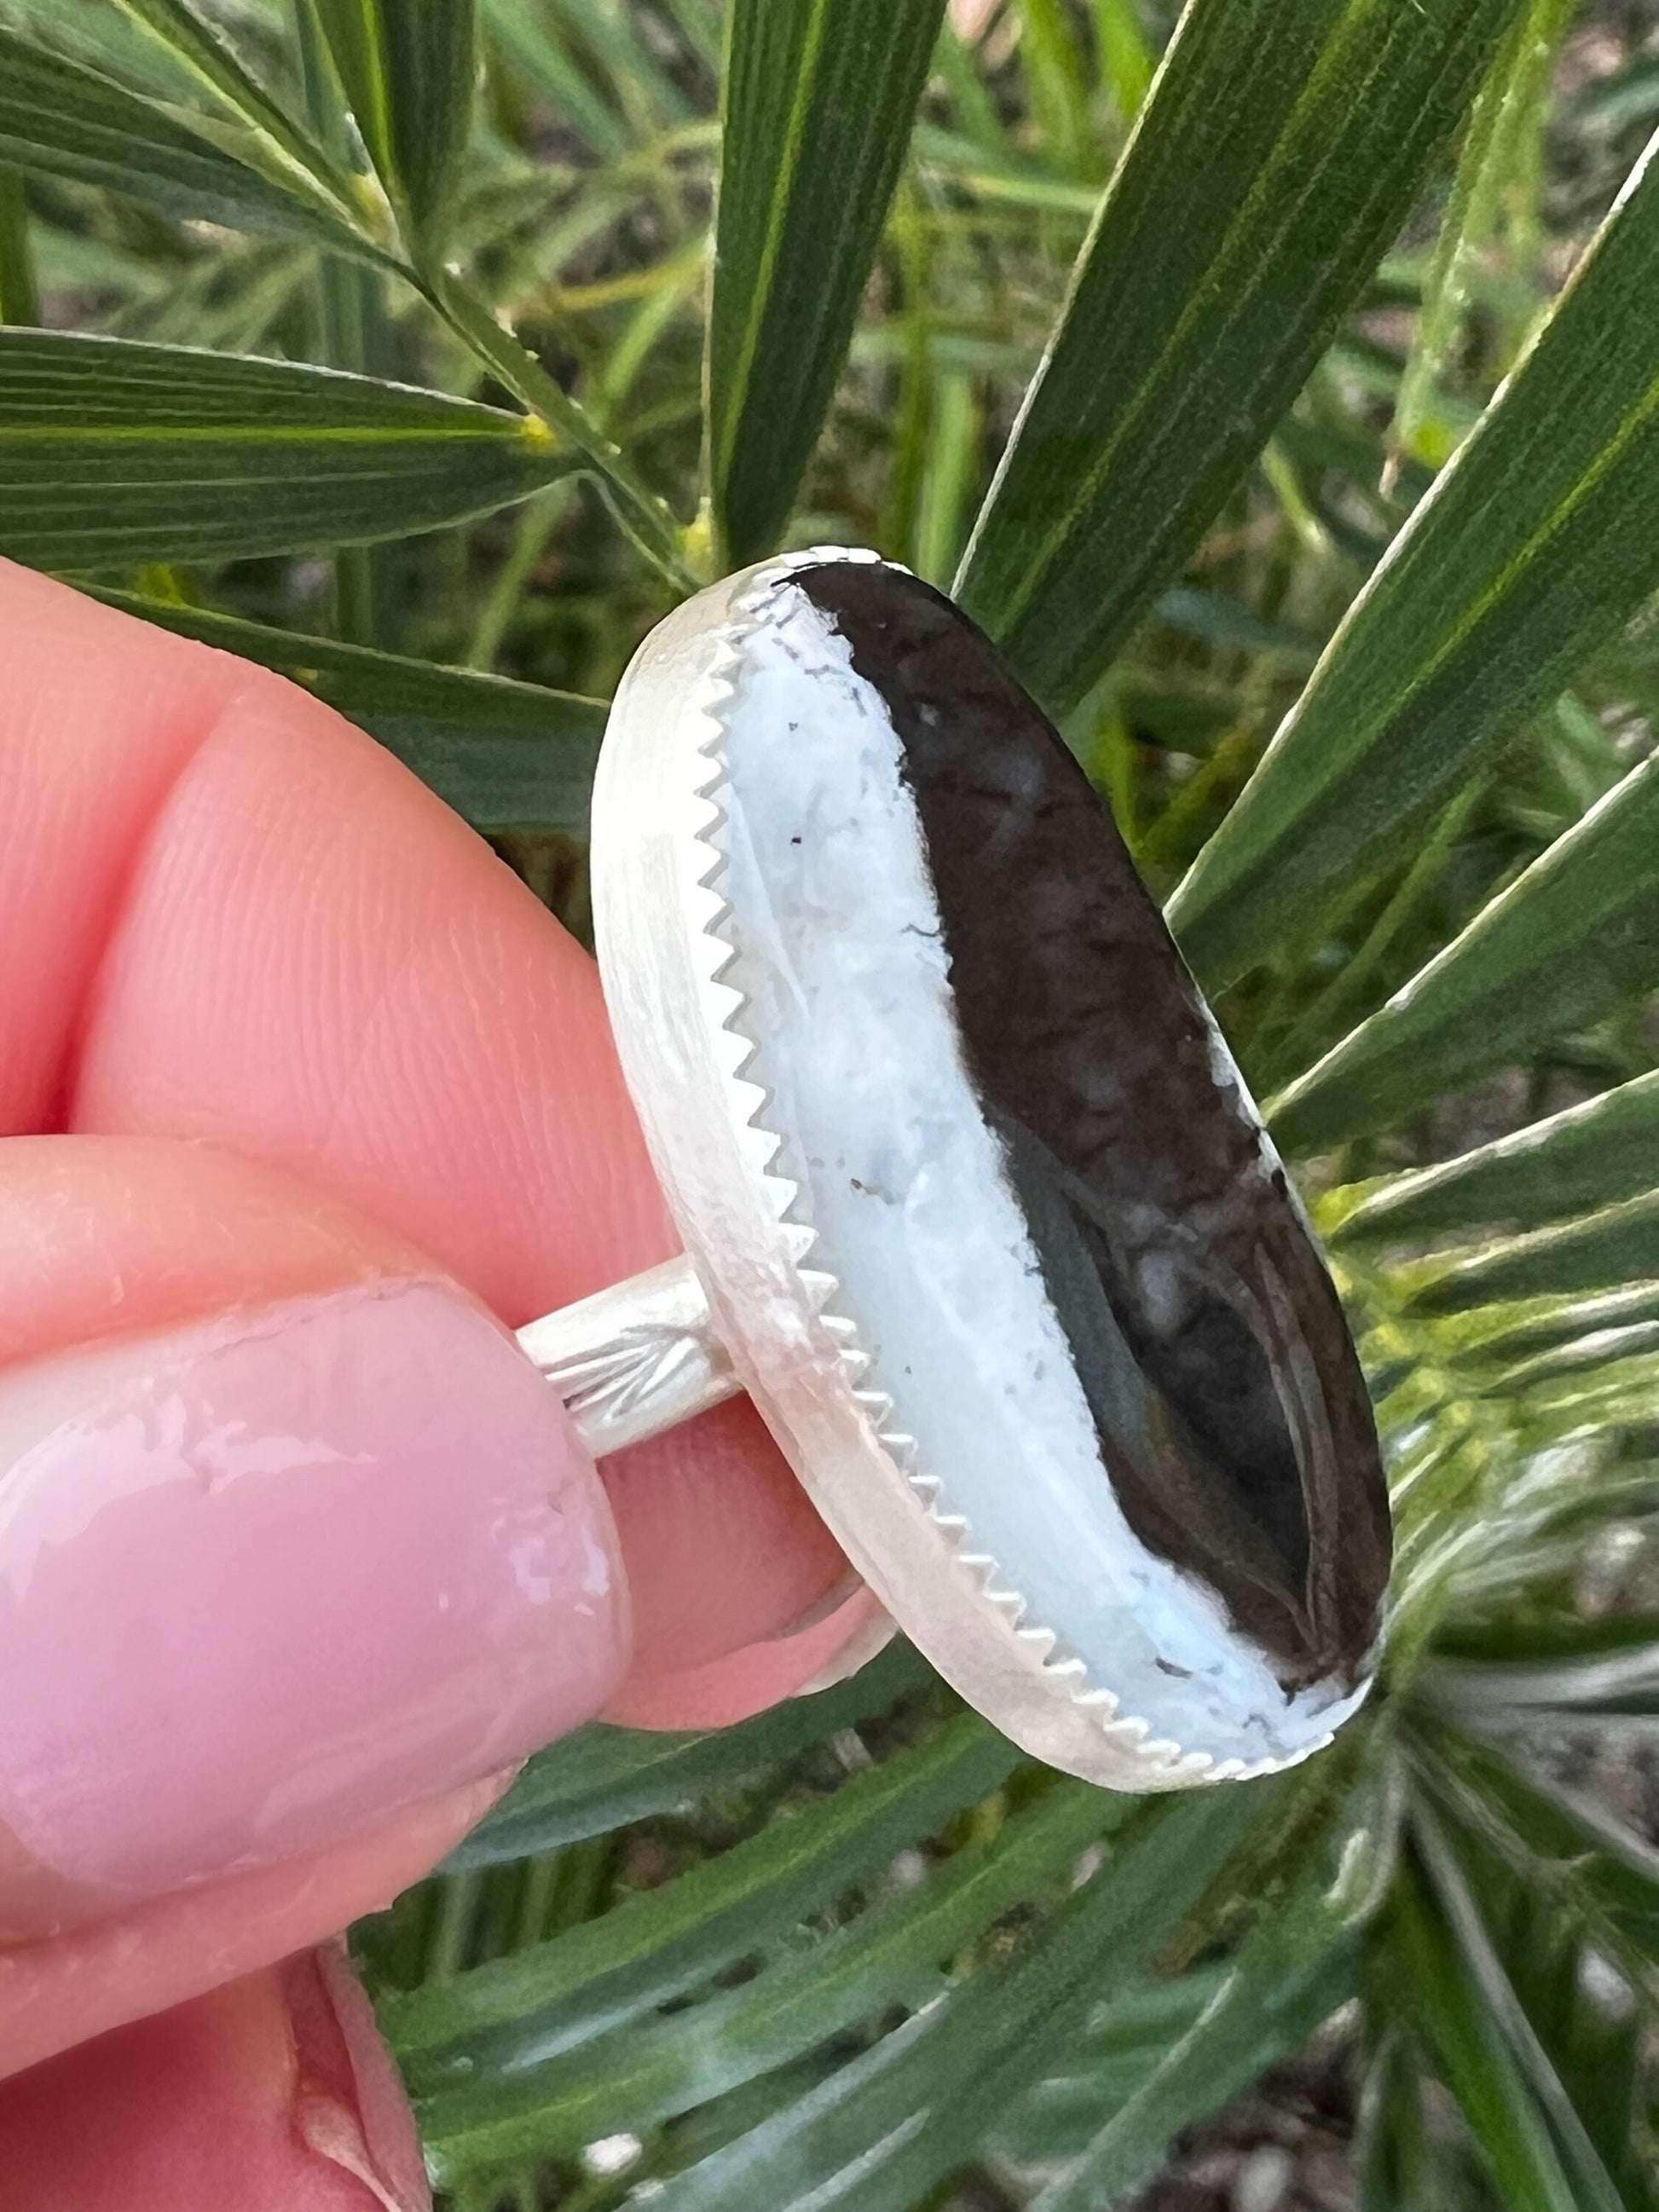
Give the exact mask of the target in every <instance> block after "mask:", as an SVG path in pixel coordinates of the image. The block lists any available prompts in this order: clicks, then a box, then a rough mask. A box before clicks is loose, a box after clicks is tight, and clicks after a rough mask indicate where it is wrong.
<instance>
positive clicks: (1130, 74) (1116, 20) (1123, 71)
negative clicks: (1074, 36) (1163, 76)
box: [1095, 0, 1158, 123]
mask: <svg viewBox="0 0 1659 2212" xmlns="http://www.w3.org/2000/svg"><path fill="white" fill-rule="evenodd" d="M1095 44H1096V46H1097V47H1098V48H1099V50H1100V74H1101V77H1102V79H1103V82H1104V83H1105V86H1106V89H1107V91H1108V92H1109V94H1110V95H1111V100H1112V105H1113V106H1114V107H1115V108H1116V110H1117V112H1118V119H1119V120H1120V122H1122V123H1133V121H1134V119H1135V118H1136V116H1137V115H1139V112H1140V111H1141V108H1142V107H1143V106H1145V104H1146V94H1148V92H1150V91H1151V89H1152V76H1153V73H1154V72H1155V70H1157V68H1158V57H1157V55H1156V54H1154V52H1152V46H1151V44H1150V42H1149V41H1148V40H1147V37H1146V32H1145V31H1144V30H1143V29H1142V27H1141V22H1140V14H1139V8H1138V6H1137V4H1136V0H1095Z"/></svg>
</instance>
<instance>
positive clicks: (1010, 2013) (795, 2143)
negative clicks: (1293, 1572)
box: [654, 1784, 1285, 2212]
mask: <svg viewBox="0 0 1659 2212" xmlns="http://www.w3.org/2000/svg"><path fill="white" fill-rule="evenodd" d="M1284 1803H1285V1793H1284V1790H1283V1789H1282V1788H1281V1787H1279V1786H1278V1785H1276V1784H1269V1785H1267V1786H1266V1787H1264V1785H1262V1784H1250V1785H1249V1788H1248V1789H1246V1790H1238V1791H1237V1792H1235V1791H1231V1790H1223V1791H1209V1790H1200V1791H1197V1792H1194V1793H1193V1794H1191V1795H1188V1796H1182V1797H1177V1798H1175V1799H1171V1800H1165V1801H1164V1802H1159V1803H1154V1804H1152V1805H1150V1806H1148V1807H1146V1808H1145V1809H1143V1810H1141V1811H1139V1812H1138V1813H1137V1814H1135V1816H1134V1817H1133V1820H1131V1821H1130V1822H1129V1824H1128V1826H1127V1828H1125V1829H1124V1830H1123V1832H1122V1833H1121V1840H1120V1841H1119V1843H1118V1844H1117V1846H1116V1848H1115V1850H1113V1852H1112V1853H1111V1856H1110V1857H1109V1860H1108V1862H1107V1864H1106V1866H1105V1868H1104V1869H1103V1870H1102V1872H1101V1873H1100V1874H1099V1875H1096V1876H1095V1877H1094V1878H1093V1879H1092V1880H1091V1881H1089V1882H1088V1883H1086V1884H1085V1887H1083V1888H1082V1889H1081V1890H1079V1892H1078V1893H1076V1894H1075V1895H1074V1896H1073V1898H1072V1899H1069V1900H1068V1901H1067V1902H1066V1905H1063V1906H1062V1907H1061V1908H1060V1910H1059V1911H1057V1912H1056V1913H1055V1914H1054V1916H1053V1917H1052V1918H1051V1919H1050V1920H1049V1921H1048V1922H1047V1923H1045V1924H1044V1926H1043V1927H1042V1929H1041V1931H1040V1932H1039V1934H1038V1935H1037V1936H1036V1937H1035V1939H1034V1940H1033V1941H1032V1942H1030V1944H1029V1945H1028V1946H1027V1947H1026V1948H1024V1950H1022V1951H1021V1952H1020V1953H1018V1954H1017V1955H1016V1956H1015V1958H1014V1959H1013V1960H1012V1961H1011V1962H1010V1963H1008V1964H1007V1965H1006V1966H1002V1967H1000V1968H995V1967H994V1968H992V1969H990V1970H989V1971H985V1972H979V1973H975V1974H974V1975H972V1976H970V1977H969V1978H968V1979H967V1980H966V1981H964V1982H963V1983H962V1984H960V1985H959V1986H958V1987H957V1989H956V1990H954V1991H953V1992H952V1993H951V1995H950V1996H947V1997H946V1998H945V1999H944V2000H942V2001H941V2002H939V2003H937V2004H935V2005H933V2007H931V2008H929V2009H928V2010H927V2011H926V2012H923V2013H921V2014H918V2015H915V2016H914V2017H913V2018H912V2019H910V2020H909V2021H907V2022H906V2023H905V2025H904V2026H903V2027H901V2028H899V2029H897V2030H896V2032H895V2033H892V2034H890V2035H888V2036H885V2037H884V2038H883V2039H882V2040H881V2041H880V2042H878V2043H877V2044H876V2045H874V2046H873V2048H872V2049H871V2050H870V2051H866V2053H864V2054H863V2055H862V2056H860V2057H858V2058H855V2059H854V2060H853V2061H852V2062H851V2063H849V2064H848V2065H846V2066H843V2067H842V2069H840V2070H839V2071H838V2072H837V2073H836V2074H834V2075H831V2076H830V2077H829V2080H828V2081H825V2082H824V2083H823V2085H822V2086H821V2087H818V2088H817V2089H815V2090H813V2091H811V2093H809V2094H808V2095H807V2096H805V2097H804V2098H803V2099H801V2100H799V2101H798V2102H797V2103H795V2104H793V2105H792V2106H788V2107H787V2108H786V2109H785V2110H783V2111H781V2112H779V2113H778V2114H777V2115H776V2116H775V2118H771V2119H769V2120H767V2121H764V2122H763V2123H762V2124H761V2125H760V2126H758V2127H757V2128H755V2129H753V2130H750V2132H749V2133H748V2134H746V2135H744V2136H739V2137H738V2139H737V2140H736V2141H735V2142H731V2143H729V2144H727V2145H726V2147H725V2148H722V2149H720V2150H718V2151H716V2152H715V2153H714V2154H713V2155H712V2156H711V2157H709V2158H707V2159H704V2160H700V2161H699V2162H698V2163H697V2164H696V2166H692V2167H690V2168H689V2169H688V2170H687V2171H686V2172H683V2173H681V2174H679V2175H678V2176H676V2177H675V2178H673V2179H671V2180H670V2181H669V2182H668V2183H667V2184H666V2185H665V2188H664V2190H663V2191H662V2193H661V2195H660V2196H659V2197H657V2198H656V2199H655V2200H654V2201H655V2202H656V2203H657V2204H658V2205H659V2207H660V2212H731V2208H732V2207H736V2206H749V2205H765V2206H766V2207H767V2208H768V2212H807V2208H808V2207H810V2208H811V2212H910V2208H911V2207H913V2206H914V2205H915V2203H917V2202H918V2201H920V2200H921V2199H922V2198H923V2197H925V2196H926V2194H927V2191H928V2190H930V2189H931V2188H933V2187H934V2186H936V2185H937V2184H938V2183H939V2181H940V2180H942V2179H944V2177H945V2175H946V2174H947V2173H949V2172H952V2171H954V2170H955V2169H956V2168H957V2167H959V2166H962V2165H963V2163H964V2162H965V2161H966V2160H968V2159H969V2158H970V2157H971V2156H972V2155H973V2154H974V2151H975V2148H976V2146H977V2145H978V2144H979V2143H980V2142H981V2141H982V2140H983V2137H984V2134H985V2132H986V2130H987V2126H988V2125H989V2124H991V2123H992V2122H993V2121H994V2119H995V2118H996V2117H997V2116H998V2115H999V2114H1000V2112H1001V2111H1002V2109H1003V2108H1004V2106H1006V2104H1007V2103H1008V2102H1009V2101H1010V2100H1011V2099H1012V2097H1013V2096H1014V2095H1015V2094H1016V2093H1018V2092H1021V2091H1024V2089H1026V2088H1028V2087H1030V2083H1031V2082H1032V2081H1034V2080H1035V2079H1036V2078H1037V2077H1038V2076H1039V2075H1041V2074H1042V2073H1043V2072H1044V2071H1045V2070H1049V2069H1054V2067H1056V2066H1057V2064H1058V2063H1060V2054H1061V2053H1062V2052H1063V2051H1069V2050H1071V2049H1072V2048H1073V2047H1074V2045H1075V2040H1076V2038H1077V2036H1078V2035H1079V2033H1080V2032H1081V2030H1082V2027H1083V2025H1084V2023H1085V2021H1086V2019H1087V2017H1088V2015H1089V2013H1090V2012H1091V2010H1092V2008H1094V2007H1095V2006H1097V2005H1099V2004H1103V2003H1106V2002H1109V2001H1110V2000H1111V1999H1112V1998H1113V1997H1114V1996H1116V1995H1117V1994H1119V1993H1120V1992H1121V1991H1122V1990H1125V1989H1126V1988H1127V1987H1128V1986H1129V1985H1130V1984H1132V1983H1133V1982H1135V1981H1136V1980H1138V1979H1139V1978H1140V1977H1141V1976H1142V1975H1143V1974H1144V1972H1145V1971H1146V1966H1147V1965H1148V1963H1149V1961H1150V1960H1152V1958H1153V1956H1154V1955H1155V1954H1157V1952H1158V1950H1159V1949H1160V1948H1161V1947H1162V1946H1163V1945H1164V1943H1166V1942H1168V1940H1169V1939H1170V1936H1171V1935H1172V1933H1173V1932H1174V1930H1175V1929H1176V1928H1177V1927H1178V1926H1179V1924H1180V1923H1181V1921H1182V1918H1183V1917H1184V1916H1185V1915H1186V1914H1187V1913H1188V1911H1190V1910H1191V1909H1192V1907H1193V1905H1194V1904H1195V1903H1196V1902H1197V1900H1198V1899H1199V1898H1200V1896H1201V1894H1202V1893H1203V1892H1204V1890H1205V1889H1206V1887H1207V1886H1208V1884H1209V1882H1210V1881H1212V1879H1213V1878H1214V1877H1215V1876H1216V1875H1217V1874H1218V1872H1219V1871H1220V1869H1221V1868H1222V1867H1223V1866H1224V1865H1225V1863H1226V1861H1227V1860H1228V1859H1229V1858H1230V1857H1231V1855H1232V1854H1233V1852H1234V1851H1235V1850H1237V1848H1238V1847H1239V1846H1240V1844H1242V1843H1243V1842H1244V1840H1245V1839H1246V1838H1248V1837H1249V1834H1250V1833H1251V1832H1252V1831H1253V1830H1254V1829H1255V1827H1256V1826H1257V1824H1258V1823H1259V1822H1261V1821H1264V1820H1268V1819H1270V1818H1271V1817H1272V1816H1273V1814H1274V1813H1276V1812H1278V1811H1279V1810H1280V1809H1281V1808H1282V1807H1283V1805H1284Z"/></svg>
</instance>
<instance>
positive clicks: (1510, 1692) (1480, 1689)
mask: <svg viewBox="0 0 1659 2212" xmlns="http://www.w3.org/2000/svg"><path fill="white" fill-rule="evenodd" d="M1617 1625H1618V1627H1619V1630H1620V1640H1619V1643H1618V1644H1616V1645H1609V1644H1607V1642H1606V1641H1605V1640H1602V1641H1600V1642H1595V1643H1592V1644H1591V1645H1590V1648H1589V1649H1588V1650H1578V1651H1571V1652H1558V1653H1556V1654H1555V1655H1553V1656H1550V1657H1548V1658H1544V1657H1532V1656H1522V1657H1516V1658H1512V1659H1509V1660H1504V1661H1497V1660H1474V1659H1453V1658H1436V1659H1435V1661H1434V1662H1433V1664H1432V1666H1431V1668H1429V1670H1428V1671H1427V1673H1426V1674H1425V1678H1424V1686H1425V1689H1426V1690H1427V1692H1429V1694H1430V1695H1431V1697H1433V1698H1434V1699H1435V1700H1436V1702H1437V1704H1439V1705H1442V1706H1443V1707H1444V1708H1445V1710H1446V1711H1448V1712H1451V1713H1455V1714H1457V1715H1458V1716H1460V1717H1462V1718H1463V1719H1464V1720H1466V1721H1467V1722H1468V1724H1469V1725H1470V1726H1471V1727H1480V1728H1483V1729H1491V1728H1493V1727H1496V1726H1499V1725H1502V1724H1503V1723H1505V1722H1506V1721H1510V1720H1518V1719H1519V1718H1521V1717H1523V1716H1524V1715H1527V1714H1534V1715H1535V1714H1539V1713H1545V1712H1553V1713H1556V1714H1562V1713H1575V1714H1582V1715H1583V1716H1584V1717H1587V1718H1592V1717H1597V1716H1600V1717H1618V1718H1622V1719H1630V1718H1632V1717H1635V1718H1641V1719H1647V1720H1654V1719H1659V1620H1653V1619H1651V1618H1650V1617H1645V1616H1644V1617H1641V1618H1638V1619H1637V1620H1630V1621H1620V1623H1618V1624H1617ZM1594 1626H1596V1627H1603V1626H1605V1624H1602V1623H1596V1624H1594ZM1530 1640H1532V1641H1534V1642H1535V1641H1536V1640H1537V1639H1536V1638H1533V1639H1530ZM1653 1869H1654V1874H1655V1876H1656V1879H1659V1853H1656V1855H1655V1857H1654V1862H1653ZM1656 1902H1659V1899H1656Z"/></svg>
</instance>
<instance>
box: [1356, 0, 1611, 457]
mask: <svg viewBox="0 0 1659 2212" xmlns="http://www.w3.org/2000/svg"><path fill="white" fill-rule="evenodd" d="M1577 4H1578V0H1529V4H1528V7H1527V9H1526V10H1525V12H1524V13H1523V14H1522V16H1521V17H1520V19H1519V20H1518V21H1517V22H1516V26H1515V29H1514V31H1513V32H1512V33H1511V34H1510V37H1509V38H1508V39H1507V40H1505V41H1504V46H1503V48H1502V50H1501V51H1500V52H1499V54H1498V59H1497V62H1496V63H1495V64H1494V65H1493V68H1492V74H1491V76H1489V77H1488V78H1487V80H1486V83H1485V85H1483V86H1482V88H1481V91H1480V99H1479V100H1477V101H1476V103H1475V108H1474V114H1473V116H1472V117H1471V118H1470V120H1469V129H1468V137H1467V138H1466V140H1465V142H1464V146H1463V152H1462V159H1461V160H1460V161H1459V162H1458V165H1457V174H1456V177H1455V179H1454V181H1453V185H1452V194H1451V200H1450V204H1449V206H1448V207H1447V210H1446V215H1445V219H1444V221H1443V222H1442V224H1441V226H1440V232H1439V235H1438V236H1437V239H1436V240H1435V248H1434V258H1433V260H1432V261H1431V264H1430V268H1429V274H1428V277H1427V280H1426V282H1425V284H1424V287H1423V305H1422V309H1421V312H1420V313H1419V316H1418V320H1417V330H1416V332H1415V335H1414V336H1413V340H1412V349H1411V353H1410V356H1409V357H1408V358H1407V362H1406V370H1405V374H1404V375H1403V376H1402V377H1401V380H1400V398H1399V404H1398V405H1397V406H1396V408H1395V419H1394V424H1393V427H1392V429H1391V431H1390V440H1391V442H1392V444H1393V445H1394V446H1395V448H1396V449H1401V450H1403V451H1405V452H1407V453H1413V454H1414V455H1415V456H1416V457H1417V459H1419V460H1423V461H1426V462H1427V463H1429V465H1431V466H1432V467H1438V466H1439V465H1441V464H1442V463H1443V462H1444V461H1445V460H1446V459H1449V450H1448V448H1449V443H1450V441H1449V438H1448V435H1447V426H1446V425H1444V424H1443V422H1440V421H1439V420H1438V419H1437V414H1436V409H1435V399H1436V386H1437V384H1438V383H1439V381H1440V380H1441V378H1442V376H1443V374H1444V373H1445V370H1446V368H1447V364H1448V362H1449V359H1450V356H1451V355H1452V352H1453V350H1454V349H1455V345H1456V343H1457V337H1458V333H1459V331H1461V330H1462V326H1463V320H1464V316H1465V314H1466V313H1467V311H1468V305H1469V292H1470V286H1471V281H1472V278H1473V276H1474V270H1475V266H1476V263H1477V259H1478V257H1479V256H1480V253H1481V252H1482V251H1483V250H1484V249H1485V248H1486V246H1489V245H1490V244H1491V242H1492V239H1493V238H1494V236H1495V235H1496V234H1497V233H1498V228H1499V225H1500V222H1501V221H1502V216H1503V210H1504V194H1505V191H1506V189H1507V188H1508V187H1509V185H1510V183H1511V182H1512V180H1513V178H1514V175H1515V173H1516V170H1517V169H1518V168H1519V167H1521V166H1522V164H1523V163H1524V161H1526V159H1527V158H1528V149H1529V145H1530V144H1531V143H1535V141H1536V138H1537V134H1538V132H1539V131H1540V130H1541V128H1542V127H1543V122H1544V117H1545V113H1546V111H1547V105H1548V100H1549V93H1550V66H1551V64H1552V62H1553V59H1554V57H1555V49H1556V47H1557V46H1558V45H1559V42H1560V39H1561V36H1562V33H1564V31H1565V28H1566V26H1567V23H1568V21H1569V20H1570V18H1571V15H1572V14H1573V12H1574V10H1575V9H1576V8H1577Z"/></svg>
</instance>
